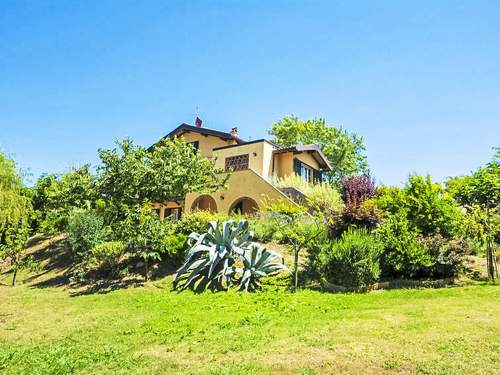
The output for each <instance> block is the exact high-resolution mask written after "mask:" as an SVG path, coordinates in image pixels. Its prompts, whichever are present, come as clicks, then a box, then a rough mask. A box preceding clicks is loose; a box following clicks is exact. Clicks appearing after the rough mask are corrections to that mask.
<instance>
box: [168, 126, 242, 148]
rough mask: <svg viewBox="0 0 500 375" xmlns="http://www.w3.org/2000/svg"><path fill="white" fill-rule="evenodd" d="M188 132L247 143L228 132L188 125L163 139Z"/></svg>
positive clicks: (180, 127) (179, 127)
mask: <svg viewBox="0 0 500 375" xmlns="http://www.w3.org/2000/svg"><path fill="white" fill-rule="evenodd" d="M187 132H194V133H200V134H205V135H212V136H214V137H219V138H222V139H224V140H231V139H234V140H235V141H236V142H238V143H245V141H244V140H243V139H241V138H238V137H236V136H234V135H232V134H231V133H226V132H221V131H219V130H212V129H208V128H204V127H197V126H193V125H189V124H186V123H182V124H180V125H179V126H178V127H176V128H175V129H174V130H172V131H171V132H170V133H168V134H167V135H166V136H165V137H163V138H170V137H173V136H175V135H177V136H179V135H182V134H184V133H187Z"/></svg>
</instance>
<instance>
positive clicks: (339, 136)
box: [269, 115, 368, 183]
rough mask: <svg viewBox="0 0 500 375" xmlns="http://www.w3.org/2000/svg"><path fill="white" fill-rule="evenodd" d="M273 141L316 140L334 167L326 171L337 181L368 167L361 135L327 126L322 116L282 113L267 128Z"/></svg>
mask: <svg viewBox="0 0 500 375" xmlns="http://www.w3.org/2000/svg"><path fill="white" fill-rule="evenodd" d="M269 134H270V135H272V136H273V137H274V138H273V142H274V143H276V144H277V145H278V146H280V147H290V146H294V145H297V144H311V143H315V144H318V145H319V147H320V148H321V151H323V153H324V154H325V156H326V157H327V159H328V161H329V163H330V164H331V166H332V168H333V170H332V171H331V172H328V173H327V176H328V177H329V178H330V180H331V181H332V182H335V183H338V182H340V181H341V180H342V178H344V177H345V176H349V175H351V174H358V173H366V172H367V171H368V163H367V160H366V155H365V146H364V143H363V138H362V137H360V136H358V135H357V134H355V133H349V132H347V131H346V130H344V129H342V128H337V127H333V126H329V125H328V124H327V123H326V121H325V119H323V118H315V119H313V120H301V119H299V118H298V117H295V116H293V115H292V116H290V117H288V116H285V117H284V118H283V119H281V120H280V121H278V122H277V123H275V124H273V126H272V127H271V129H270V130H269Z"/></svg>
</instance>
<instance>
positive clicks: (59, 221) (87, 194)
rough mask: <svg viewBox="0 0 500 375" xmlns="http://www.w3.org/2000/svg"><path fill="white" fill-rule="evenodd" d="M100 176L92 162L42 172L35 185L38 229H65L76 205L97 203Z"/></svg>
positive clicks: (33, 192) (77, 207)
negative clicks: (98, 176) (93, 171)
mask: <svg viewBox="0 0 500 375" xmlns="http://www.w3.org/2000/svg"><path fill="white" fill-rule="evenodd" d="M95 183H96V176H95V175H94V174H93V173H92V172H91V166H90V164H85V165H83V166H81V167H78V168H72V169H70V170H69V171H68V172H66V173H64V174H62V175H59V176H57V175H54V174H49V175H42V176H41V177H40V178H39V179H38V181H37V182H36V184H35V186H33V188H32V189H31V202H32V205H33V208H34V211H35V214H34V216H35V220H34V223H33V224H32V227H33V229H34V230H39V231H43V232H47V233H53V232H56V231H65V230H66V229H67V227H68V220H69V217H70V215H71V212H72V211H73V210H74V209H80V208H90V207H93V206H94V204H95V201H96V198H97V196H96V189H95Z"/></svg>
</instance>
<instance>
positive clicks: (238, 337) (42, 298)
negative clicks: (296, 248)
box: [0, 281, 500, 374]
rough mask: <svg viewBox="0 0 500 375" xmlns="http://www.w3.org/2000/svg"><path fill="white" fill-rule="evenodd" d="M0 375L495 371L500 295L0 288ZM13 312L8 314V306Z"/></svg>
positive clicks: (499, 356)
mask: <svg viewBox="0 0 500 375" xmlns="http://www.w3.org/2000/svg"><path fill="white" fill-rule="evenodd" d="M0 298H1V301H3V303H2V304H1V305H0V373H6V374H24V373H30V374H67V373H97V374H98V373H103V374H104V373H110V372H120V373H147V374H156V373H210V374H248V373H269V372H271V371H273V372H276V373H283V374H287V373H298V374H301V373H305V374H310V373H367V372H369V373H388V374H390V373H419V374H457V373H462V374H490V373H491V374H494V373H499V372H500V340H499V334H500V319H499V316H498V312H499V311H500V288H499V287H498V286H492V285H490V286H487V285H483V286H469V287H461V288H446V289H426V290H398V291H385V292H376V293H369V294H345V295H333V294H322V293H319V292H313V291H300V292H298V293H296V294H292V293H287V292H284V291H280V290H269V291H265V292H262V293H256V294H238V293H235V292H234V293H233V292H229V293H218V294H212V293H206V294H201V295H195V294H193V293H190V292H183V293H175V292H171V291H170V290H169V286H167V285H166V281H164V282H161V283H158V282H157V283H153V284H146V286H145V287H141V288H129V289H123V290H117V291H113V292H110V293H106V294H91V295H82V296H77V297H71V295H70V294H69V293H68V291H66V290H63V289H61V288H45V289H39V288H30V287H29V286H19V287H15V288H11V287H6V286H3V287H0ZM6 301H7V302H8V303H5V302H6Z"/></svg>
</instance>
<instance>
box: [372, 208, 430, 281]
mask: <svg viewBox="0 0 500 375" xmlns="http://www.w3.org/2000/svg"><path fill="white" fill-rule="evenodd" d="M377 237H378V239H379V241H380V242H381V243H382V245H383V250H382V252H381V256H380V266H381V271H382V275H383V276H385V277H410V278H412V277H422V276H423V275H425V270H426V269H427V268H428V267H430V266H431V265H432V259H431V257H430V255H429V252H428V250H427V248H426V247H425V246H423V245H422V244H421V243H420V242H419V241H418V232H417V231H416V230H415V229H412V228H411V227H410V223H409V222H408V219H407V218H406V215H405V214H404V213H398V214H396V215H391V216H389V217H387V218H386V219H385V220H384V222H383V223H382V224H381V225H380V226H379V227H378V228H377Z"/></svg>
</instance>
